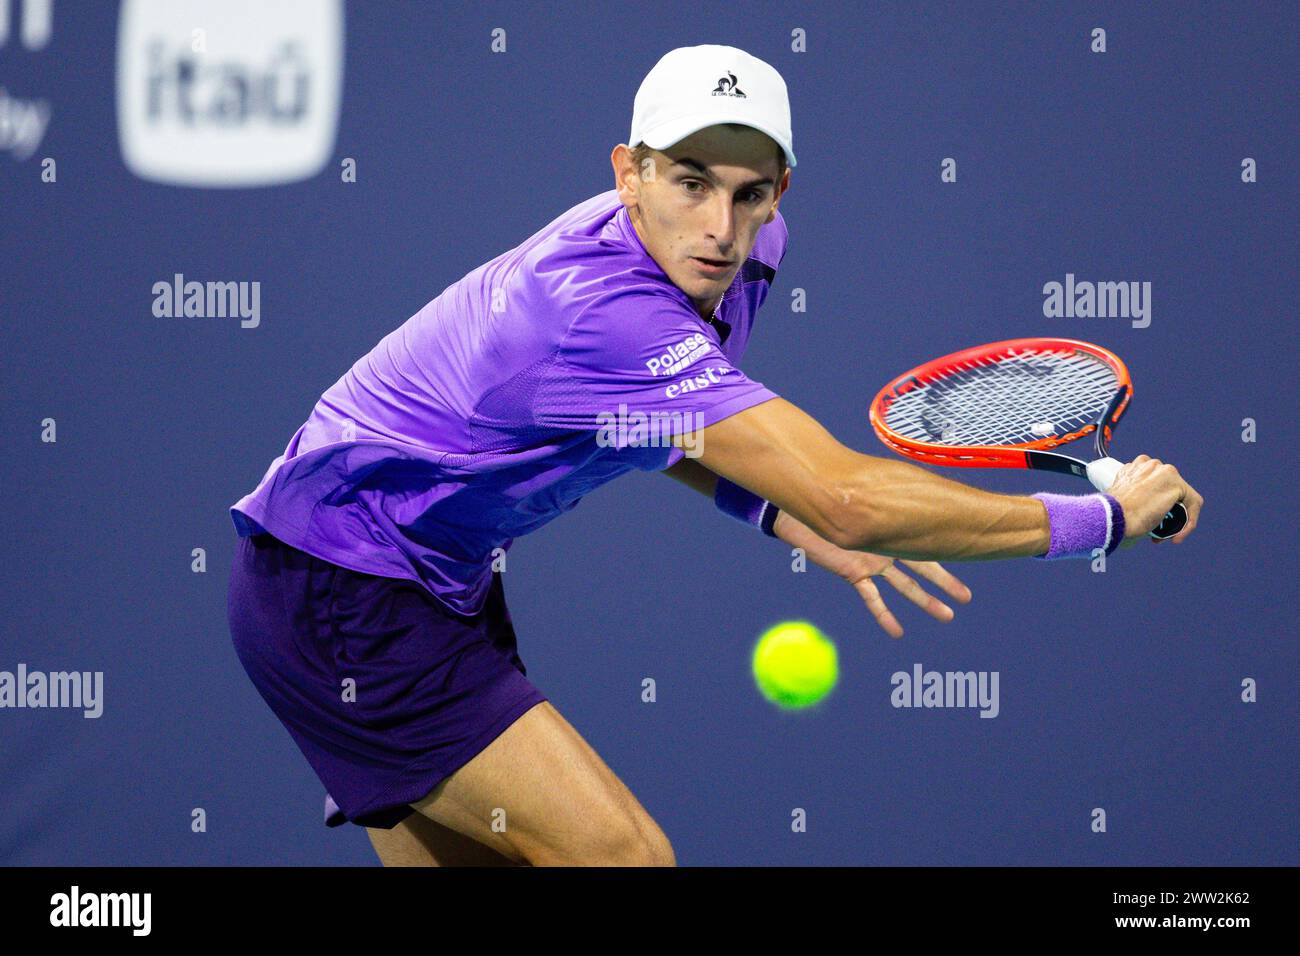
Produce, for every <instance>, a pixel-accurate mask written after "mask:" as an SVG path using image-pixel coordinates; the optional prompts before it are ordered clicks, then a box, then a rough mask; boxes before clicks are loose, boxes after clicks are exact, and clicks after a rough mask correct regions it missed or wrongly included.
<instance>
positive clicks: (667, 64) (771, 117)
mask: <svg viewBox="0 0 1300 956" xmlns="http://www.w3.org/2000/svg"><path fill="white" fill-rule="evenodd" d="M720 123H740V124H742V125H744V126H752V127H753V128H754V129H756V130H758V131H759V132H762V133H766V134H767V135H768V136H770V137H772V139H774V140H776V141H777V143H779V144H780V146H781V149H782V150H783V151H784V152H785V160H786V163H787V164H788V165H789V166H792V167H793V166H794V164H795V163H794V149H793V148H792V146H793V137H792V136H791V134H790V97H789V96H788V95H787V93H786V89H785V80H783V79H781V74H780V73H778V72H776V70H775V69H773V68H772V67H771V66H770V65H768V64H767V63H764V62H763V61H762V60H760V59H758V57H755V56H750V55H749V54H748V53H746V52H745V51H744V50H738V49H736V48H735V47H734V46H718V45H716V44H705V45H703V46H683V47H678V48H677V49H676V50H670V51H669V52H667V53H665V54H664V55H663V56H662V57H661V58H660V60H659V62H658V63H656V64H655V65H654V69H652V70H651V71H650V72H649V73H647V74H646V78H645V79H644V80H642V81H641V87H640V89H638V90H637V91H636V100H635V101H634V102H633V104H632V132H631V133H630V134H629V135H628V140H627V145H628V146H635V145H637V144H638V143H645V144H646V145H647V146H649V147H650V148H651V149H667V148H668V147H669V146H672V145H673V144H674V143H676V142H678V141H679V140H683V139H685V138H686V137H687V136H690V135H691V134H692V133H695V132H697V131H699V130H702V129H704V127H706V126H716V125H718V124H720Z"/></svg>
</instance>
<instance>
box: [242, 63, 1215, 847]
mask: <svg viewBox="0 0 1300 956" xmlns="http://www.w3.org/2000/svg"><path fill="white" fill-rule="evenodd" d="M610 158H611V161H612V164H613V169H614V176H615V188H614V189H613V190H611V191H609V192H605V193H601V194H600V195H597V196H594V197H592V198H591V199H588V200H586V201H585V202H582V203H579V204H578V205H576V206H574V207H573V208H572V209H570V210H568V211H567V212H565V213H564V214H563V215H561V216H559V217H558V218H557V219H555V220H554V221H552V222H551V223H549V224H548V225H547V226H545V227H544V228H543V229H542V230H541V231H539V232H538V233H536V234H535V235H533V236H532V237H531V238H529V239H528V240H527V241H525V242H524V243H523V244H521V245H520V246H518V247H516V248H514V249H511V250H510V251H509V252H506V253H504V254H502V255H500V256H498V257H497V258H495V259H493V260H492V261H490V262H488V263H486V264H484V265H482V266H480V267H478V268H477V269H475V270H473V271H472V272H470V273H469V274H468V275H466V276H465V277H464V278H462V279H461V280H460V281H458V282H456V283H455V284H453V285H451V286H450V287H448V288H447V289H446V290H444V291H443V292H442V294H440V295H439V296H438V297H437V298H435V299H434V300H433V301H432V302H430V303H429V304H428V305H426V306H425V307H424V308H422V309H421V310H420V311H419V312H417V313H416V314H415V315H414V316H412V317H411V318H410V319H409V320H408V321H406V323H405V324H403V325H401V326H400V327H399V328H397V329H395V330H394V331H392V332H391V333H389V334H388V335H387V336H385V337H384V338H383V339H382V340H380V342H379V343H378V345H376V346H375V348H374V349H373V350H372V351H371V352H370V353H369V354H367V355H365V356H364V357H362V358H361V359H360V360H359V361H358V362H357V363H356V364H355V365H353V366H352V368H351V370H350V371H348V372H347V373H346V374H345V375H344V376H343V377H342V378H340V379H339V380H338V381H337V382H335V383H334V385H333V386H331V387H330V388H329V389H328V390H326V391H325V393H324V394H323V395H322V396H321V398H320V400H319V402H318V403H317V404H316V406H315V408H314V409H313V410H312V412H311V415H310V417H309V418H308V419H307V421H306V422H305V423H304V424H303V425H302V426H301V427H300V428H299V429H298V430H297V432H296V433H295V434H294V435H293V437H292V439H291V440H290V441H289V444H288V447H287V448H286V449H285V451H284V454H282V455H281V456H279V457H278V458H276V459H275V461H274V462H272V464H271V466H270V468H269V469H268V470H267V472H266V474H265V477H264V478H263V479H262V481H261V483H260V484H259V485H258V486H257V488H256V490H254V491H253V492H252V493H251V494H249V495H247V496H246V497H244V498H242V499H241V500H240V501H238V502H237V503H236V504H235V505H234V506H233V507H232V509H231V516H232V519H233V521H234V523H235V526H236V529H237V531H238V533H239V535H240V538H239V546H238V549H237V554H236V558H235V563H234V568H233V573H232V577H231V582H230V594H229V613H230V626H231V631H232V636H233V639H234V644H235V648H236V651H237V653H238V656H239V659H240V661H241V663H242V664H243V666H244V667H245V669H246V670H247V672H248V674H249V677H250V678H251V679H252V681H253V683H254V685H255V686H256V687H257V689H258V691H259V692H260V693H261V695H262V696H263V698H264V699H265V700H266V702H267V704H269V705H270V707H271V709H272V710H273V711H274V712H275V714H276V715H277V717H278V718H279V719H280V720H281V722H283V724H284V725H285V727H286V728H287V729H288V731H289V733H290V734H291V735H292V736H293V739H294V740H295V741H296V743H297V744H298V746H299V748H300V749H301V750H302V752H303V754H304V755H305V756H306V758H307V760H308V762H309V763H310V764H311V766H312V768H313V769H314V770H315V772H316V773H317V775H318V776H319V777H320V779H321V781H322V783H323V784H324V786H325V788H326V790H327V796H326V798H325V823H326V824H327V825H329V826H338V825H340V824H343V823H345V822H351V823H353V824H356V825H360V826H364V827H366V828H367V832H368V834H369V836H370V839H371V841H372V842H373V844H374V847H375V849H376V851H377V853H378V855H379V857H380V859H381V860H382V862H383V863H384V864H386V865H462V864H470V865H492V864H499V865H509V864H528V865H574V864H582V865H593V864H594V865H662V864H668V865H671V864H673V863H674V862H675V860H674V856H673V850H672V847H671V844H670V843H669V841H668V839H667V837H666V836H665V835H664V833H663V831H662V830H661V829H660V827H659V826H658V825H657V824H656V823H655V821H654V820H653V819H652V818H651V816H650V815H649V814H648V813H647V812H646V811H645V809H644V808H643V807H642V806H641V804H640V803H639V802H638V801H637V799H636V797H634V796H633V795H632V793H631V792H630V791H629V790H628V788H627V787H626V786H625V785H624V784H623V783H622V782H621V781H620V780H619V778H618V777H617V776H615V774H614V772H613V771H612V770H611V769H610V768H609V767H608V766H606V765H605V763H604V762H603V761H602V760H601V758H600V757H599V756H598V755H597V754H596V752H595V751H594V750H593V749H592V748H591V747H590V746H589V745H588V744H587V742H586V741H585V740H584V739H583V738H582V736H581V735H579V733H578V732H577V730H575V729H574V728H573V727H572V726H571V725H570V724H569V723H568V722H567V721H566V720H565V719H564V717H562V716H561V714H560V713H559V711H558V710H556V708H555V707H554V706H553V705H552V703H551V702H550V701H549V700H548V699H547V698H546V696H545V695H544V694H543V693H542V692H541V691H540V690H538V688H536V687H535V686H534V685H533V684H532V682H530V681H529V680H528V678H527V670H526V669H525V666H524V663H523V661H522V660H521V659H520V656H519V653H518V648H517V645H516V637H515V632H514V629H513V626H512V622H511V619H510V613H509V611H508V610H507V608H506V602H505V596H504V592H503V587H502V578H503V574H502V573H501V572H500V571H499V570H497V568H498V567H499V564H496V563H494V562H498V560H499V559H500V557H501V556H502V555H503V554H504V553H505V551H506V550H507V549H508V548H509V547H510V544H511V542H512V541H513V540H514V539H515V538H517V537H519V536H520V535H524V534H527V533H528V532H530V531H533V530H535V529H537V528H539V527H541V526H542V525H543V524H545V523H546V522H548V521H550V520H551V519H553V518H555V517H557V516H558V515H560V514H562V513H564V512H566V511H568V510H569V509H571V508H573V507H574V506H575V505H576V504H577V503H578V501H579V500H580V499H581V498H582V497H583V496H584V495H585V494H587V493H588V492H590V491H591V490H592V489H594V488H596V487H598V486H600V485H602V484H605V483H606V482H608V481H611V480H613V479H614V478H617V477H618V476H619V475H622V474H624V473H626V472H629V471H633V470H639V471H662V472H663V473H664V474H666V475H668V476H669V477H671V478H674V479H676V480H677V481H680V482H682V483H683V484H685V485H688V486H689V487H691V488H693V489H695V490H696V491H698V492H700V493H702V494H705V495H708V496H709V497H710V498H712V499H713V500H714V501H715V502H716V504H717V505H718V507H719V508H720V509H721V510H722V511H723V512H725V513H726V514H728V515H731V516H733V517H736V518H739V519H741V520H743V521H747V522H750V523H751V524H753V525H754V526H755V528H756V530H761V531H762V532H764V533H766V534H768V535H770V536H772V537H776V538H779V539H781V540H782V541H784V542H785V543H786V545H788V546H790V547H801V548H805V549H806V553H807V557H808V558H809V559H810V560H812V561H813V562H815V563H817V564H819V565H821V566H822V567H824V568H826V569H828V570H830V571H831V572H833V573H835V574H837V575H840V576H841V577H843V578H844V579H845V580H846V581H848V582H849V583H850V584H851V585H852V586H853V587H854V588H855V589H856V590H857V591H858V593H859V594H861V596H862V598H863V600H864V601H865V602H866V605H867V607H868V608H869V609H870V611H871V613H872V614H873V615H874V616H875V618H876V620H877V621H878V622H879V623H880V625H881V626H882V627H883V628H884V630H885V631H886V632H888V633H889V634H891V635H893V636H898V635H901V634H902V628H901V627H900V626H899V624H898V621H897V620H896V619H895V617H894V616H893V614H892V613H890V611H889V610H888V609H887V608H886V606H885V604H884V602H883V600H882V598H881V596H880V592H879V590H878V587H877V582H878V580H880V579H883V580H885V581H887V582H889V584H890V585H892V586H893V587H894V588H896V589H897V590H898V591H899V592H901V593H902V594H903V595H904V596H905V597H907V598H908V599H910V600H911V601H913V602H915V603H916V604H918V605H919V606H920V607H921V608H923V609H924V610H925V611H927V612H928V613H929V614H930V615H932V616H933V617H935V618H937V619H938V620H941V621H947V620H951V618H952V616H953V611H952V609H951V607H949V606H948V605H947V604H945V603H944V602H943V601H942V600H940V599H939V598H938V597H935V596H933V595H931V594H928V593H927V592H926V591H925V590H924V589H923V588H922V587H921V585H920V584H919V583H918V582H917V581H916V580H915V579H913V578H912V577H910V576H908V575H907V574H905V573H904V572H903V571H902V570H901V569H900V568H899V567H898V565H897V564H895V559H896V558H898V559H903V560H902V562H901V563H902V564H904V565H906V566H907V567H909V568H910V569H911V570H912V571H913V572H915V573H916V574H917V575H918V576H919V577H921V578H924V579H926V580H928V581H929V582H930V583H931V584H932V585H933V586H935V587H936V588H938V589H939V590H941V591H942V592H943V593H944V594H946V595H947V596H948V597H949V598H951V599H953V600H954V601H958V602H963V603H964V602H966V601H969V600H970V592H969V590H968V589H967V588H966V587H965V585H963V584H962V583H961V582H960V581H958V580H957V579H956V578H955V577H954V576H953V575H951V574H950V573H948V572H947V571H945V570H944V569H943V568H942V567H941V566H940V565H938V564H936V563H934V562H935V561H936V560H942V559H956V560H976V559H990V558H1011V557H1020V556H1031V555H1036V556H1043V557H1053V558H1054V557H1068V556H1072V555H1090V554H1091V552H1092V550H1093V549H1094V548H1096V547H1103V548H1106V549H1107V550H1113V548H1114V547H1115V546H1117V545H1118V544H1119V543H1120V541H1121V540H1123V539H1125V538H1128V539H1132V540H1136V539H1138V538H1139V537H1140V536H1142V535H1143V534H1144V533H1145V532H1146V531H1148V530H1149V529H1151V528H1153V527H1155V525H1156V524H1157V523H1158V522H1159V520H1160V519H1161V517H1163V515H1164V514H1165V512H1166V511H1167V510H1168V509H1169V508H1170V507H1171V506H1172V505H1173V503H1174V502H1176V501H1183V502H1184V503H1185V504H1186V506H1187V508H1188V512H1189V520H1188V522H1187V526H1186V528H1185V529H1184V530H1183V531H1182V532H1181V533H1180V534H1179V535H1178V536H1177V537H1175V538H1174V539H1172V540H1174V541H1181V540H1184V539H1185V538H1186V537H1187V536H1188V535H1189V534H1191V532H1192V530H1193V529H1194V528H1195V527H1196V521H1197V515H1198V513H1199V511H1200V505H1201V498H1200V496H1199V495H1197V494H1196V492H1195V491H1193V490H1192V489H1191V488H1190V487H1189V486H1188V485H1187V484H1186V483H1185V482H1184V481H1183V480H1182V478H1181V477H1180V476H1179V475H1178V472H1177V471H1176V470H1175V469H1174V468H1173V467H1172V466H1171V465H1167V464H1162V463H1161V462H1159V461H1157V460H1155V459H1151V458H1148V457H1146V456H1141V457H1139V458H1138V459H1137V460H1135V461H1134V462H1131V463H1129V464H1128V465H1126V466H1125V467H1124V469H1123V470H1121V472H1120V474H1119V476H1118V478H1117V479H1116V481H1115V483H1114V486H1113V487H1112V488H1111V491H1110V493H1109V494H1107V495H1082V496H1061V495H1050V496H1049V495H1043V496H1038V497H1032V496H1030V497H1018V496H1009V495H999V494H992V493H989V492H985V491H980V490H977V489H974V488H970V487H967V486H965V485H962V484H959V483H957V482H954V481H951V480H948V479H945V478H940V477H937V476H936V475H933V474H931V473H930V472H928V471H925V470H923V469H921V468H919V467H917V466H914V465H911V464H908V463H906V462H903V461H895V460H892V459H883V458H876V457H872V456H868V455H864V454H860V453H858V452H856V451H853V450H851V449H849V448H847V447H845V446H843V445H841V444H840V443H839V442H837V441H836V440H835V438H834V437H833V436H832V435H831V434H830V433H829V432H827V430H826V429H825V428H823V427H822V426H821V425H819V424H818V423H817V422H816V421H815V420H814V419H812V418H810V417H809V416H808V415H806V414H805V413H804V412H802V411H800V410H799V409H798V408H797V407H796V406H795V405H793V404H791V403H790V402H788V401H786V400H784V399H782V398H779V397H777V396H776V395H775V394H774V393H773V392H771V391H770V390H768V389H767V388H765V387H763V385H762V384H760V383H759V382H756V381H754V380H752V379H750V378H748V377H747V376H746V375H745V374H744V373H743V372H742V371H741V370H740V368H739V363H740V360H741V357H742V355H743V354H744V351H745V347H746V344H747V343H748V341H749V337H750V333H751V330H752V327H753V322H754V316H755V313H756V312H757V311H758V309H759V307H760V306H761V305H762V304H763V301H764V300H765V299H766V298H767V295H768V293H769V291H770V289H771V285H772V281H773V279H774V277H775V275H776V271H777V268H778V267H779V266H780V263H781V260H782V258H783V257H784V255H785V251H786V240H787V231H786V226H785V222H784V220H783V218H782V216H781V214H780V213H779V212H778V211H777V207H778V205H779V203H780V200H781V196H782V195H783V194H784V192H785V191H786V189H787V188H789V185H790V167H793V166H794V165H795V156H794V152H793V149H792V139H791V126H790V107H789V102H788V100H787V96H786V87H785V83H784V81H783V80H782V79H781V77H780V75H779V74H778V73H777V72H776V70H774V69H773V68H772V67H771V66H769V65H768V64H767V63H764V62H763V61H761V60H758V59H756V58H754V57H752V56H750V55H749V54H747V53H745V52H743V51H741V50H738V49H735V48H732V47H726V46H715V45H707V46H696V47H685V48H681V49H676V50H673V51H671V52H670V53H668V54H667V55H665V56H664V57H663V58H662V59H661V60H660V61H659V62H658V63H657V64H656V65H655V67H654V68H653V69H652V70H651V71H650V73H649V74H648V75H647V76H646V78H645V80H644V82H643V83H642V84H641V87H640V89H639V91H638V92H637V95H636V100H635V103H634V107H633V114H632V128H631V135H630V136H629V140H628V143H627V144H626V145H622V144H620V145H618V146H616V147H614V150H613V152H612V154H611V157H610Z"/></svg>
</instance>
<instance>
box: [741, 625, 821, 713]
mask: <svg viewBox="0 0 1300 956" xmlns="http://www.w3.org/2000/svg"><path fill="white" fill-rule="evenodd" d="M839 673H840V665H839V657H838V655H837V654H836V652H835V645H834V643H832V642H831V640H830V638H828V637H827V636H826V635H825V634H823V633H822V632H821V631H819V630H818V629H817V627H816V626H815V625H814V624H812V623H810V622H808V621H782V622H781V623H780V624H776V625H774V626H772V627H770V628H768V629H767V630H766V631H764V632H763V635H762V636H761V637H760V638H759V639H758V643H757V644H755V645H754V680H755V681H757V682H758V689H759V690H760V691H762V692H763V696H764V697H766V698H767V699H768V700H770V701H771V702H772V703H774V704H776V705H777V706H778V707H784V708H787V709H791V710H794V709H799V708H803V707H811V706H812V705H813V704H816V703H817V702H818V701H820V700H821V699H822V698H824V697H825V696H826V695H827V694H829V693H830V692H831V690H832V689H833V688H834V687H835V682H836V681H837V680H838V679H839Z"/></svg>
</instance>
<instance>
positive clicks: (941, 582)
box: [773, 511, 971, 637]
mask: <svg viewBox="0 0 1300 956" xmlns="http://www.w3.org/2000/svg"><path fill="white" fill-rule="evenodd" d="M773 531H774V532H775V533H776V535H777V537H779V538H780V539H781V540H783V541H786V542H787V543H789V544H791V545H793V546H794V547H796V548H803V550H804V554H806V555H807V556H808V560H810V561H812V562H813V563H814V564H816V565H819V566H820V567H823V568H825V569H826V570H827V571H830V572H832V573H833V574H837V575H839V576H840V577H841V578H843V579H844V580H845V581H847V582H849V584H851V585H853V589H854V590H855V591H857V592H858V594H860V595H862V600H863V601H864V602H866V605H867V609H868V610H869V611H871V614H872V616H873V617H875V619H876V622H877V623H878V624H879V625H880V626H881V627H882V628H884V630H885V633H886V634H888V635H889V636H890V637H902V636H903V628H902V625H900V624H899V623H898V619H897V618H896V617H894V615H893V613H892V612H891V611H890V610H889V608H888V607H886V606H885V600H884V598H882V597H881V596H880V589H879V587H877V583H878V581H879V579H881V578H883V579H884V580H886V581H888V582H889V583H890V584H892V585H893V586H894V589H895V590H896V591H898V592H899V593H900V594H902V595H903V596H904V597H905V598H907V599H908V600H909V601H911V602H912V603H913V604H915V605H916V606H917V607H919V608H921V609H922V610H923V611H925V612H926V613H927V614H929V615H930V616H931V617H933V618H934V619H935V620H938V621H944V622H947V621H951V620H952V619H953V617H954V616H955V615H954V612H953V609H952V608H950V607H949V606H948V605H947V604H944V603H943V601H941V600H939V599H938V598H937V597H935V596H934V595H932V594H929V593H927V592H926V591H925V590H924V589H923V588H922V587H921V585H920V584H919V583H918V582H917V581H916V579H915V578H912V577H910V576H908V575H907V574H905V573H904V572H903V569H902V568H900V567H898V564H899V563H901V564H903V565H906V566H907V567H908V568H910V569H911V570H913V571H914V572H916V573H917V574H919V575H920V576H921V577H923V578H925V579H926V580H927V581H929V582H931V583H932V584H935V585H938V587H939V588H941V589H942V590H943V591H944V593H945V594H947V595H948V596H949V597H951V598H952V599H953V600H955V601H960V602H961V603H962V604H969V603H970V599H971V593H970V588H968V587H967V586H966V585H964V584H962V583H961V581H959V580H958V579H957V578H956V577H955V576H954V575H952V574H950V573H949V572H948V571H946V570H945V569H944V567H943V566H942V565H941V564H939V563H938V562H937V561H909V560H907V559H903V560H902V561H900V562H898V563H895V559H894V558H890V557H886V556H884V555H881V554H871V553H870V552H867V551H849V550H847V549H845V548H840V547H837V546H835V545H833V544H831V543H830V542H829V541H827V540H826V539H825V538H823V537H821V536H820V535H818V534H817V533H816V532H814V531H813V530H812V529H811V528H809V527H808V526H807V525H805V524H803V522H801V521H799V520H798V519H796V518H795V517H794V516H793V515H790V514H788V513H787V512H784V511H783V512H781V514H780V515H778V517H777V525H776V527H775V528H773Z"/></svg>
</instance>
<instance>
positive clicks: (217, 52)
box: [117, 0, 343, 188]
mask: <svg viewBox="0 0 1300 956" xmlns="http://www.w3.org/2000/svg"><path fill="white" fill-rule="evenodd" d="M342 87H343V3H342V0H276V2H275V3H267V2H264V0H123V3H122V7H121V15H120V18H119V23H118V38H117V115H118V136H119V140H120V144H121V149H122V157H123V160H124V161H125V163H126V166H127V168H128V169H129V170H130V171H131V172H132V173H134V174H135V175H137V176H139V177H140V178H141V179H147V180H151V181H153V182H161V183H170V184H172V185H178V186H199V187H210V188H211V187H216V188H222V187H225V188H230V187H248V186H271V185H277V184H280V183H289V182H295V181H298V180H302V179H307V178H309V177H311V176H315V175H316V174H317V173H319V172H320V171H321V170H322V169H323V168H324V167H325V164H326V163H327V162H328V160H329V157H330V153H331V152H332V151H333V149H334V140H335V134H336V131H337V129H338V119H339V107H340V103H341V97H342Z"/></svg>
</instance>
